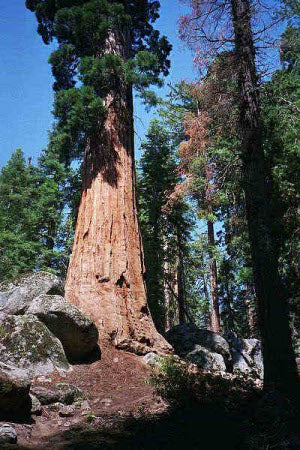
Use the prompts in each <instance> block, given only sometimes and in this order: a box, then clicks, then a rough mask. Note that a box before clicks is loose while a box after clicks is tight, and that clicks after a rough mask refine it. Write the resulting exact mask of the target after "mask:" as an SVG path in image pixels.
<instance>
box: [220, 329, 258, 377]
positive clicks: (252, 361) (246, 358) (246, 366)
mask: <svg viewBox="0 0 300 450" xmlns="http://www.w3.org/2000/svg"><path fill="white" fill-rule="evenodd" d="M226 338H227V340H228V342H229V344H230V352H231V355H232V362H233V371H234V372H238V371H240V372H244V373H251V372H253V373H255V374H256V375H257V376H258V378H261V379H262V378H263V373H264V366H263V357H262V350H261V342H260V341H259V340H258V339H241V338H239V337H238V336H237V335H236V334H235V333H233V332H229V333H227V334H226Z"/></svg>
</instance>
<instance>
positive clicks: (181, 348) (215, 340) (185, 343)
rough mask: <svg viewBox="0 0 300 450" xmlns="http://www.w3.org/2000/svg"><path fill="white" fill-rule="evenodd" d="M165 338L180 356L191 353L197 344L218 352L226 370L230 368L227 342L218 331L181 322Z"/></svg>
mask: <svg viewBox="0 0 300 450" xmlns="http://www.w3.org/2000/svg"><path fill="white" fill-rule="evenodd" d="M167 340H168V341H169V342H170V344H171V345H172V346H173V347H174V350H175V352H176V353H177V354H178V355H179V356H181V357H185V356H186V355H187V354H188V353H191V352H192V351H193V350H194V349H195V347H196V346H197V345H198V346H201V347H204V348H205V349H207V350H210V351H211V352H213V353H219V354H220V355H222V357H223V360H224V361H225V364H226V367H227V370H229V371H231V370H232V361H231V354H230V348H229V344H228V342H227V341H226V339H224V338H223V336H221V335H220V334H218V333H214V332H213V331H209V330H205V329H200V328H198V327H197V326H196V325H193V324H182V325H177V326H175V327H173V328H171V330H170V331H168V333H167Z"/></svg>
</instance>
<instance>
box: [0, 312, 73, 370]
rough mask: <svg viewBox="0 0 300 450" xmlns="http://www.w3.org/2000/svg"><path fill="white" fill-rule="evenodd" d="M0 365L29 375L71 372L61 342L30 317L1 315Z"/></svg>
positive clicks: (35, 319) (34, 318)
mask: <svg viewBox="0 0 300 450" xmlns="http://www.w3.org/2000/svg"><path fill="white" fill-rule="evenodd" d="M0 361H1V362H4V363H6V364H9V365H13V366H16V367H19V368H24V369H27V370H28V371H29V372H30V373H31V374H32V375H39V374H46V373H50V372H53V371H54V370H55V369H56V370H58V372H62V371H66V370H70V369H71V366H70V364H69V363H68V361H67V358H66V356H65V352H64V349H63V346H62V344H61V342H60V341H59V340H58V339H57V338H56V337H55V336H54V335H53V334H52V333H51V331H49V330H48V328H47V327H46V326H45V325H44V324H43V323H42V322H40V321H39V320H38V319H37V318H36V317H35V316H33V315H24V316H13V315H6V314H1V315H0Z"/></svg>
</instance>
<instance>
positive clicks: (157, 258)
mask: <svg viewBox="0 0 300 450" xmlns="http://www.w3.org/2000/svg"><path fill="white" fill-rule="evenodd" d="M141 149H142V150H143V154H142V157H141V160H140V176H139V182H138V192H139V206H140V208H139V214H140V222H141V230H142V237H143V244H144V251H145V263H146V284H147V291H148V301H149V305H150V309H151V312H152V314H153V318H154V320H155V322H156V324H157V326H158V327H159V329H161V330H164V314H165V288H166V287H165V285H166V281H168V282H169V283H170V284H171V285H172V284H173V281H174V280H172V277H173V278H174V270H175V267H174V266H175V259H176V252H178V246H177V244H176V242H177V237H176V236H177V233H178V232H179V233H180V235H181V237H182V240H183V241H184V240H185V239H186V238H187V236H188V233H189V228H190V225H188V224H187V206H186V205H185V203H184V202H183V201H182V200H180V201H179V202H178V203H177V204H176V206H175V207H174V208H173V210H172V213H171V214H168V212H167V211H166V210H164V207H165V206H166V204H167V202H168V198H169V195H170V194H171V193H172V192H173V190H174V188H175V186H176V184H177V183H179V182H180V176H179V175H178V173H177V164H176V161H175V156H174V150H173V148H172V146H171V145H170V139H169V133H168V131H167V130H166V128H165V127H164V126H163V125H162V124H161V123H159V122H158V121H157V120H154V121H152V122H151V123H150V126H149V130H148V133H147V136H146V140H145V141H144V142H143V143H142V145H141ZM178 230H180V231H178ZM182 245H184V244H182ZM165 263H167V265H168V273H166V268H165V266H164V265H165Z"/></svg>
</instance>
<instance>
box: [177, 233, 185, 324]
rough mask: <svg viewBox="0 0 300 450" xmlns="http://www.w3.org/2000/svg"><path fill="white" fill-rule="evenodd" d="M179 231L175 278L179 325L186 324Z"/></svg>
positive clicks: (178, 235)
mask: <svg viewBox="0 0 300 450" xmlns="http://www.w3.org/2000/svg"><path fill="white" fill-rule="evenodd" d="M181 247H182V242H181V236H180V230H177V252H178V255H177V263H176V278H177V302H178V314H179V323H180V324H182V323H185V322H186V306H185V292H184V269H183V254H182V248H181Z"/></svg>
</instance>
